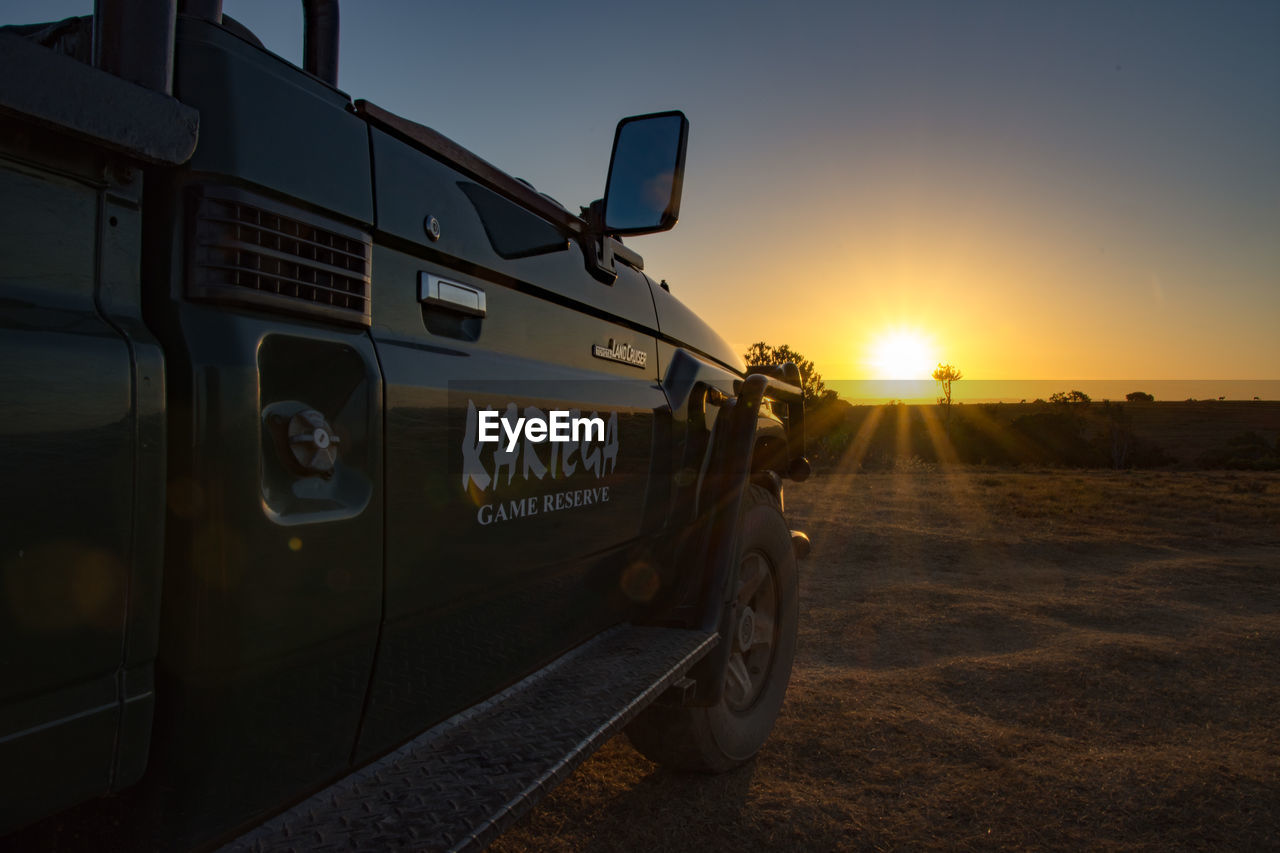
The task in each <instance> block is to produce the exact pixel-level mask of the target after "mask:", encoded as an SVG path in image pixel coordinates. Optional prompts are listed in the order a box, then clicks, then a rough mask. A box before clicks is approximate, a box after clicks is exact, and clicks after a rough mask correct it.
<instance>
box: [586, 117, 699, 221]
mask: <svg viewBox="0 0 1280 853" xmlns="http://www.w3.org/2000/svg"><path fill="white" fill-rule="evenodd" d="M688 142H689V119H687V118H685V115H684V113H682V112H680V111H679V110H673V111H671V112H666V113H652V114H650V115H643V116H632V117H631V118H624V119H623V120H622V121H620V122H618V131H617V133H616V134H614V137H613V156H612V157H611V158H610V159H609V181H608V183H607V184H605V190H604V230H605V232H606V233H608V234H618V235H624V234H653V233H656V232H658V231H669V230H670V229H671V228H672V227H673V226H675V224H676V220H677V219H678V218H679V216H680V190H681V189H682V188H683V186H684V154H685V147H686V146H687V145H688Z"/></svg>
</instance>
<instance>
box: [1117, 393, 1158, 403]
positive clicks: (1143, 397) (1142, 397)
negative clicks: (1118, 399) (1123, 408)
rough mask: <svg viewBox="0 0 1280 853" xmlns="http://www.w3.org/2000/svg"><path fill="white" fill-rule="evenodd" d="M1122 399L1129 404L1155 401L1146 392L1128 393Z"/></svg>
mask: <svg viewBox="0 0 1280 853" xmlns="http://www.w3.org/2000/svg"><path fill="white" fill-rule="evenodd" d="M1124 398H1125V399H1126V400H1128V401H1129V402H1130V403H1151V402H1154V401H1155V399H1156V398H1155V397H1154V396H1153V395H1151V394H1148V393H1147V392H1146V391H1130V392H1129V393H1128V394H1125V395H1124Z"/></svg>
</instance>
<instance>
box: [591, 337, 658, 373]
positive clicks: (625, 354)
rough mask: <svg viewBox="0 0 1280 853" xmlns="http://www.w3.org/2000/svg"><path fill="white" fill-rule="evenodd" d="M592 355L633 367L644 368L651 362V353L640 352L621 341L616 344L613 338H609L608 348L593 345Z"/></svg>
mask: <svg viewBox="0 0 1280 853" xmlns="http://www.w3.org/2000/svg"><path fill="white" fill-rule="evenodd" d="M591 354H592V355H594V356H595V357H596V358H603V359H608V360H609V361H618V362H621V363H623V364H629V365H631V366H632V367H644V365H645V362H647V361H648V360H649V353H647V352H645V351H643V350H638V349H636V348H635V347H633V346H632V345H631V344H624V343H622V342H621V341H618V342H616V343H615V342H614V340H613V338H609V344H608V346H601V345H600V344H592V345H591Z"/></svg>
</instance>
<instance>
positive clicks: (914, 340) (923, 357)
mask: <svg viewBox="0 0 1280 853" xmlns="http://www.w3.org/2000/svg"><path fill="white" fill-rule="evenodd" d="M934 356H935V353H934V347H933V343H932V342H931V341H930V340H929V338H928V336H926V335H924V334H922V333H921V332H919V331H916V330H914V329H894V330H891V331H888V332H884V333H883V334H881V335H880V336H879V337H878V338H876V339H875V341H874V342H873V343H872V345H871V350H870V358H869V359H868V363H869V364H870V366H871V368H872V370H873V371H874V372H875V375H876V378H877V379H927V378H928V377H929V373H930V371H932V370H933V366H934V362H935V361H936V360H937V359H936V358H935V357H934Z"/></svg>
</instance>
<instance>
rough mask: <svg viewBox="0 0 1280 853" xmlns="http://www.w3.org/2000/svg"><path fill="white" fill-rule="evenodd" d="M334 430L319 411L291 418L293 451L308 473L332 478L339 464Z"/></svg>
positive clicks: (290, 441) (291, 448)
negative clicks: (334, 468)
mask: <svg viewBox="0 0 1280 853" xmlns="http://www.w3.org/2000/svg"><path fill="white" fill-rule="evenodd" d="M340 442H341V440H340V439H339V438H338V436H336V435H334V432H333V427H331V426H329V422H328V421H326V420H325V419H324V415H322V414H320V413H319V412H317V411H316V410H315V409H306V410H304V411H301V412H298V413H297V414H296V415H294V416H293V417H292V418H290V419H289V449H290V450H291V451H293V459H294V461H295V462H297V463H298V465H299V466H300V467H301V468H302V469H303V470H304V471H307V472H308V473H311V474H320V475H322V476H325V477H328V476H330V475H331V474H333V466H334V463H336V462H337V461H338V444H339V443H340Z"/></svg>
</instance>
